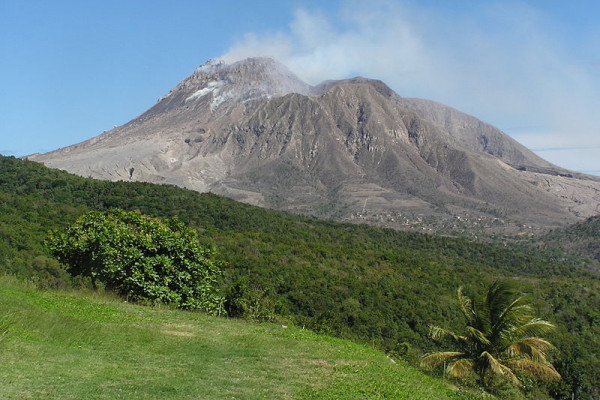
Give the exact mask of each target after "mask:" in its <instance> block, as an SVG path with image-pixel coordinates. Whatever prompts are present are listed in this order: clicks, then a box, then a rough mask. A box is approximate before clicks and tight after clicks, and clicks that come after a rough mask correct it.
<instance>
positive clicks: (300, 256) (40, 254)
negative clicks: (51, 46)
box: [0, 157, 600, 399]
mask: <svg viewBox="0 0 600 400" xmlns="http://www.w3.org/2000/svg"><path fill="white" fill-rule="evenodd" d="M113 207H118V208H121V209H125V210H139V211H141V212H142V213H144V214H147V215H151V216H155V217H163V218H164V217H173V216H178V217H179V219H180V220H181V221H183V222H184V223H186V224H188V225H190V226H192V227H194V228H195V229H197V230H198V231H199V232H200V240H201V242H202V245H203V246H206V247H215V248H216V249H217V250H218V252H219V254H221V256H222V257H223V260H222V261H223V262H224V263H225V264H226V268H225V283H224V287H223V294H224V295H225V296H226V307H227V309H228V311H229V313H230V314H231V315H233V316H240V317H246V318H252V319H278V320H281V321H287V322H290V323H295V324H296V325H298V326H304V327H307V328H310V329H313V330H316V331H318V332H325V333H330V334H333V335H336V336H339V337H343V338H349V339H353V340H355V341H359V342H363V343H369V344H370V345H372V346H376V347H379V348H382V349H385V350H386V351H389V352H391V353H394V354H396V355H399V356H401V357H403V358H405V359H406V360H409V361H411V362H414V361H416V359H417V356H418V355H420V354H421V353H423V352H425V351H429V350H434V349H435V348H436V347H435V346H436V345H435V343H433V342H431V341H429V340H428V339H426V337H427V334H428V325H429V324H435V325H440V326H446V327H448V328H449V329H453V330H456V329H459V327H460V325H459V323H460V315H459V311H458V308H457V307H456V303H455V293H456V289H457V288H458V287H459V286H461V285H463V286H465V287H466V288H467V289H468V290H472V291H481V290H483V288H484V287H485V286H486V285H489V284H490V283H491V282H493V281H495V280H496V279H497V278H500V277H502V278H504V277H509V278H512V279H513V280H515V281H517V282H518V283H519V285H520V287H521V289H522V291H524V292H528V293H531V299H532V301H533V302H534V305H535V307H536V308H537V310H538V311H539V314H540V316H541V317H543V318H544V319H547V320H550V321H551V322H553V323H554V324H556V325H557V326H558V329H557V330H556V332H555V333H553V335H552V336H551V337H550V339H551V341H552V342H553V343H554V344H555V345H556V347H557V348H558V349H559V351H558V352H556V353H555V354H553V356H554V359H553V360H552V361H553V364H554V365H555V366H556V367H557V369H558V371H559V372H560V373H561V375H562V376H563V380H562V381H561V382H559V383H557V384H553V385H550V386H549V390H550V391H551V392H552V393H553V394H554V395H555V397H557V398H561V396H562V397H568V396H569V395H570V393H572V392H575V393H576V395H577V396H578V397H577V398H580V399H585V398H591V396H592V395H595V396H598V388H599V387H600V313H599V312H598V310H600V281H599V279H598V277H597V275H594V272H593V271H590V270H588V269H586V268H583V267H582V266H584V265H587V264H586V263H587V262H583V261H578V260H577V259H575V258H573V256H569V257H566V256H565V257H563V256H562V255H561V254H562V253H560V251H558V250H556V249H554V248H547V249H544V248H543V246H536V247H534V246H524V245H520V247H515V246H512V245H510V244H508V245H507V244H498V245H494V244H482V243H473V242H469V241H465V240H460V239H454V238H447V237H436V236H430V235H423V234H417V233H407V232H397V231H392V230H385V229H379V228H374V227H368V226H363V225H348V224H338V223H333V222H327V221H319V220H316V219H311V218H306V217H301V216H296V215H290V214H284V213H279V212H274V211H269V210H262V209H258V208H256V207H252V206H249V205H244V204H240V203H236V202H234V201H231V200H228V199H225V198H222V197H219V196H215V195H211V194H198V193H195V192H192V191H188V190H184V189H179V188H174V187H170V186H157V185H151V184H143V183H128V182H112V183H111V182H101V181H94V180H91V179H85V178H81V177H76V176H73V175H70V174H67V173H64V172H61V171H56V170H50V169H47V168H45V167H43V166H41V165H38V164H35V163H31V162H25V161H21V160H16V159H14V158H7V157H1V158H0V266H1V267H2V268H3V269H4V270H5V271H6V272H9V273H12V274H16V275H20V276H25V277H29V278H31V279H35V280H36V281H37V282H38V283H40V284H41V285H47V286H66V285H71V284H82V282H81V281H78V280H74V279H72V278H71V277H70V276H69V275H68V274H67V273H66V272H65V270H64V269H63V268H62V267H61V266H60V265H59V264H58V262H56V261H55V260H54V259H52V258H51V257H50V256H49V254H48V253H47V250H46V249H45V248H44V247H43V245H42V242H43V240H44V239H45V238H46V237H47V235H48V231H50V230H52V229H58V230H64V229H66V228H67V226H68V225H70V224H72V223H73V222H74V221H75V220H76V219H77V218H78V217H79V216H81V215H82V214H84V213H86V212H87V211H89V210H98V211H103V210H107V209H109V208H113ZM565 260H566V261H568V262H566V261H565ZM573 260H574V262H573ZM524 388H525V390H526V391H529V392H532V391H535V390H537V389H536V388H535V385H534V384H533V383H531V382H526V383H525V384H524ZM594 390H595V392H594Z"/></svg>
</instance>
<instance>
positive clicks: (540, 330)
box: [510, 318, 555, 338]
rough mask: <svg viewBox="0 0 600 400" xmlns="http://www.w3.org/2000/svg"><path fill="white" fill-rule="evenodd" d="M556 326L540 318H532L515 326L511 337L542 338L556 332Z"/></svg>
mask: <svg viewBox="0 0 600 400" xmlns="http://www.w3.org/2000/svg"><path fill="white" fill-rule="evenodd" d="M554 328H555V326H554V324H552V323H551V322H548V321H546V320H543V319H540V318H532V319H530V320H529V321H527V322H525V323H523V324H520V325H518V326H515V327H514V328H513V329H512V330H511V331H510V335H511V336H512V337H513V338H521V337H526V336H542V335H545V334H546V333H548V332H551V331H552V330H554Z"/></svg>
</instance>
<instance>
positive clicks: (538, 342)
mask: <svg viewBox="0 0 600 400" xmlns="http://www.w3.org/2000/svg"><path fill="white" fill-rule="evenodd" d="M553 348H554V346H553V345H552V343H550V342H549V341H547V340H545V339H542V338H538V337H530V338H524V339H521V340H518V341H516V342H513V343H511V344H510V346H508V347H507V348H506V351H505V353H506V355H507V356H508V357H509V358H520V357H522V356H527V357H528V358H529V359H531V360H533V361H536V362H546V351H547V350H549V349H553Z"/></svg>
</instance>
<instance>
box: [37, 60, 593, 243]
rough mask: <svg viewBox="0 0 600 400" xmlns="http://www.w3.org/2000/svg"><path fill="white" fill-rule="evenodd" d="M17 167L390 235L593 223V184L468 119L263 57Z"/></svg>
mask: <svg viewBox="0 0 600 400" xmlns="http://www.w3.org/2000/svg"><path fill="white" fill-rule="evenodd" d="M29 158H30V159H32V160H35V161H39V162H43V163H44V164H46V165H48V166H50V167H53V168H60V169H64V170H67V171H70V172H73V173H76V174H79V175H82V176H90V177H94V178H99V179H107V180H139V181H149V182H154V183H169V184H174V185H178V186H182V187H187V188H189V189H194V190H197V191H200V192H205V191H212V192H214V193H219V194H223V195H226V196H229V197H232V198H234V199H237V200H241V201H244V202H248V203H252V204H256V205H260V206H263V207H270V208H276V209H281V210H288V211H293V212H298V213H303V214H310V215H315V216H319V217H328V218H336V219H341V220H351V221H358V222H369V223H375V224H379V225H384V226H390V227H394V228H411V227H412V228H414V227H417V226H418V227H419V229H431V230H437V231H448V232H454V233H456V232H460V231H461V230H463V229H468V230H469V231H470V232H473V228H480V229H481V231H482V232H485V233H493V232H511V233H514V232H515V231H518V232H523V233H527V232H531V231H534V230H535V229H542V228H548V227H554V226H560V225H563V224H567V223H571V222H574V221H576V220H578V219H582V218H585V217H588V216H591V215H595V214H598V213H600V179H598V178H596V177H591V176H586V175H583V174H577V173H574V172H570V171H567V170H564V169H561V168H559V167H556V166H554V165H552V164H550V163H548V162H546V161H544V160H542V159H541V158H539V157H537V156H536V155H535V154H533V153H532V152H530V151H529V150H527V149H526V148H525V147H523V146H522V145H520V144H519V143H517V142H516V141H514V140H512V139H511V138H510V137H508V136H507V135H505V134H504V133H502V132H501V131H499V130H498V129H496V128H494V127H492V126H490V125H488V124H486V123H484V122H482V121H479V120H477V119H476V118H473V117H471V116H468V115H465V114H463V113H461V112H459V111H457V110H454V109H452V108H450V107H446V106H444V105H441V104H438V103H435V102H432V101H427V100H421V99H408V98H402V97H400V96H398V95H397V94H396V93H394V92H393V91H392V90H391V89H390V88H389V87H387V86H386V85H385V84H384V83H383V82H380V81H375V80H369V79H365V78H354V79H349V80H343V81H328V82H324V83H322V84H321V85H318V86H316V87H311V86H309V85H307V84H306V83H304V82H302V81H301V80H300V79H298V78H297V77H296V76H294V75H293V74H292V73H291V72H290V71H289V70H288V69H287V68H285V67H284V66H282V65H281V64H278V63H276V62H275V61H273V60H271V59H266V58H251V59H247V60H244V61H240V62H237V63H233V64H230V65H228V64H224V63H221V62H217V61H209V62H208V63H206V64H204V65H203V66H201V67H199V68H198V69H197V70H196V71H195V72H194V74H192V75H191V76H190V77H188V78H187V79H185V80H184V81H182V82H181V83H180V84H179V85H177V87H175V88H174V89H173V90H171V92H169V93H168V94H167V95H166V96H164V97H162V98H161V99H160V100H159V101H158V103H157V104H156V105H154V106H153V107H152V108H150V109H149V110H148V111H146V112H145V113H144V114H142V115H141V116H139V117H137V118H135V119H133V120H132V121H130V122H129V123H127V124H126V125H124V126H121V127H117V128H115V129H113V130H111V131H108V132H106V133H104V134H102V135H100V136H97V137H95V138H92V139H90V140H88V141H85V142H82V143H79V144H76V145H73V146H70V147H67V148H63V149H60V150H56V151H54V152H51V153H47V154H43V155H34V156H30V157H29Z"/></svg>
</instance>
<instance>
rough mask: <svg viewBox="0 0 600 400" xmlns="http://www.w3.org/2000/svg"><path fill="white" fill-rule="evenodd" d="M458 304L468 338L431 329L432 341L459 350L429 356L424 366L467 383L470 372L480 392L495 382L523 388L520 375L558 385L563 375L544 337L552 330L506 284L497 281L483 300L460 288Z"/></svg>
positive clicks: (435, 328)
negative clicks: (548, 355)
mask: <svg viewBox="0 0 600 400" xmlns="http://www.w3.org/2000/svg"><path fill="white" fill-rule="evenodd" d="M458 302H459V305H460V309H461V311H462V313H463V315H464V317H465V319H466V327H465V331H464V334H462V335H458V334H456V333H454V332H452V331H449V330H446V329H443V328H439V327H437V326H432V327H431V330H430V336H431V338H433V339H434V340H442V339H447V340H449V341H450V342H451V343H452V344H453V345H454V346H455V350H456V351H445V352H437V353H429V354H425V355H424V356H423V357H421V365H422V366H424V367H431V368H433V367H438V366H440V365H442V364H443V365H444V366H445V372H446V374H447V375H449V376H451V377H456V378H465V377H467V376H469V375H470V374H472V373H475V374H476V376H477V377H478V382H479V385H480V386H481V387H485V388H489V387H490V386H491V384H492V382H493V380H494V378H495V377H504V378H507V379H508V380H509V381H510V382H512V383H513V384H514V385H515V386H520V385H521V382H520V381H519V379H518V377H517V375H516V373H518V372H524V373H528V374H529V375H532V376H534V377H536V378H538V379H541V380H558V379H560V374H559V373H558V372H557V371H556V370H555V369H554V367H553V366H552V364H550V363H549V362H548V361H547V360H546V353H547V351H548V350H549V349H552V348H554V346H553V345H552V344H551V343H550V342H548V341H547V340H545V339H543V338H541V337H540V336H542V335H544V334H546V333H548V332H549V331H551V330H552V329H553V328H554V325H552V324H551V323H550V322H548V321H544V320H542V319H539V318H535V317H534V315H533V307H532V306H531V304H530V303H529V302H528V301H527V300H526V299H525V298H524V297H523V296H522V295H521V294H519V292H518V291H517V290H516V289H515V288H514V286H513V285H511V284H509V283H508V282H495V283H494V284H492V285H491V286H490V287H489V289H488V291H487V294H486V295H485V296H483V297H481V298H474V297H468V296H466V295H465V294H464V293H463V288H462V287H460V288H459V289H458Z"/></svg>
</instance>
